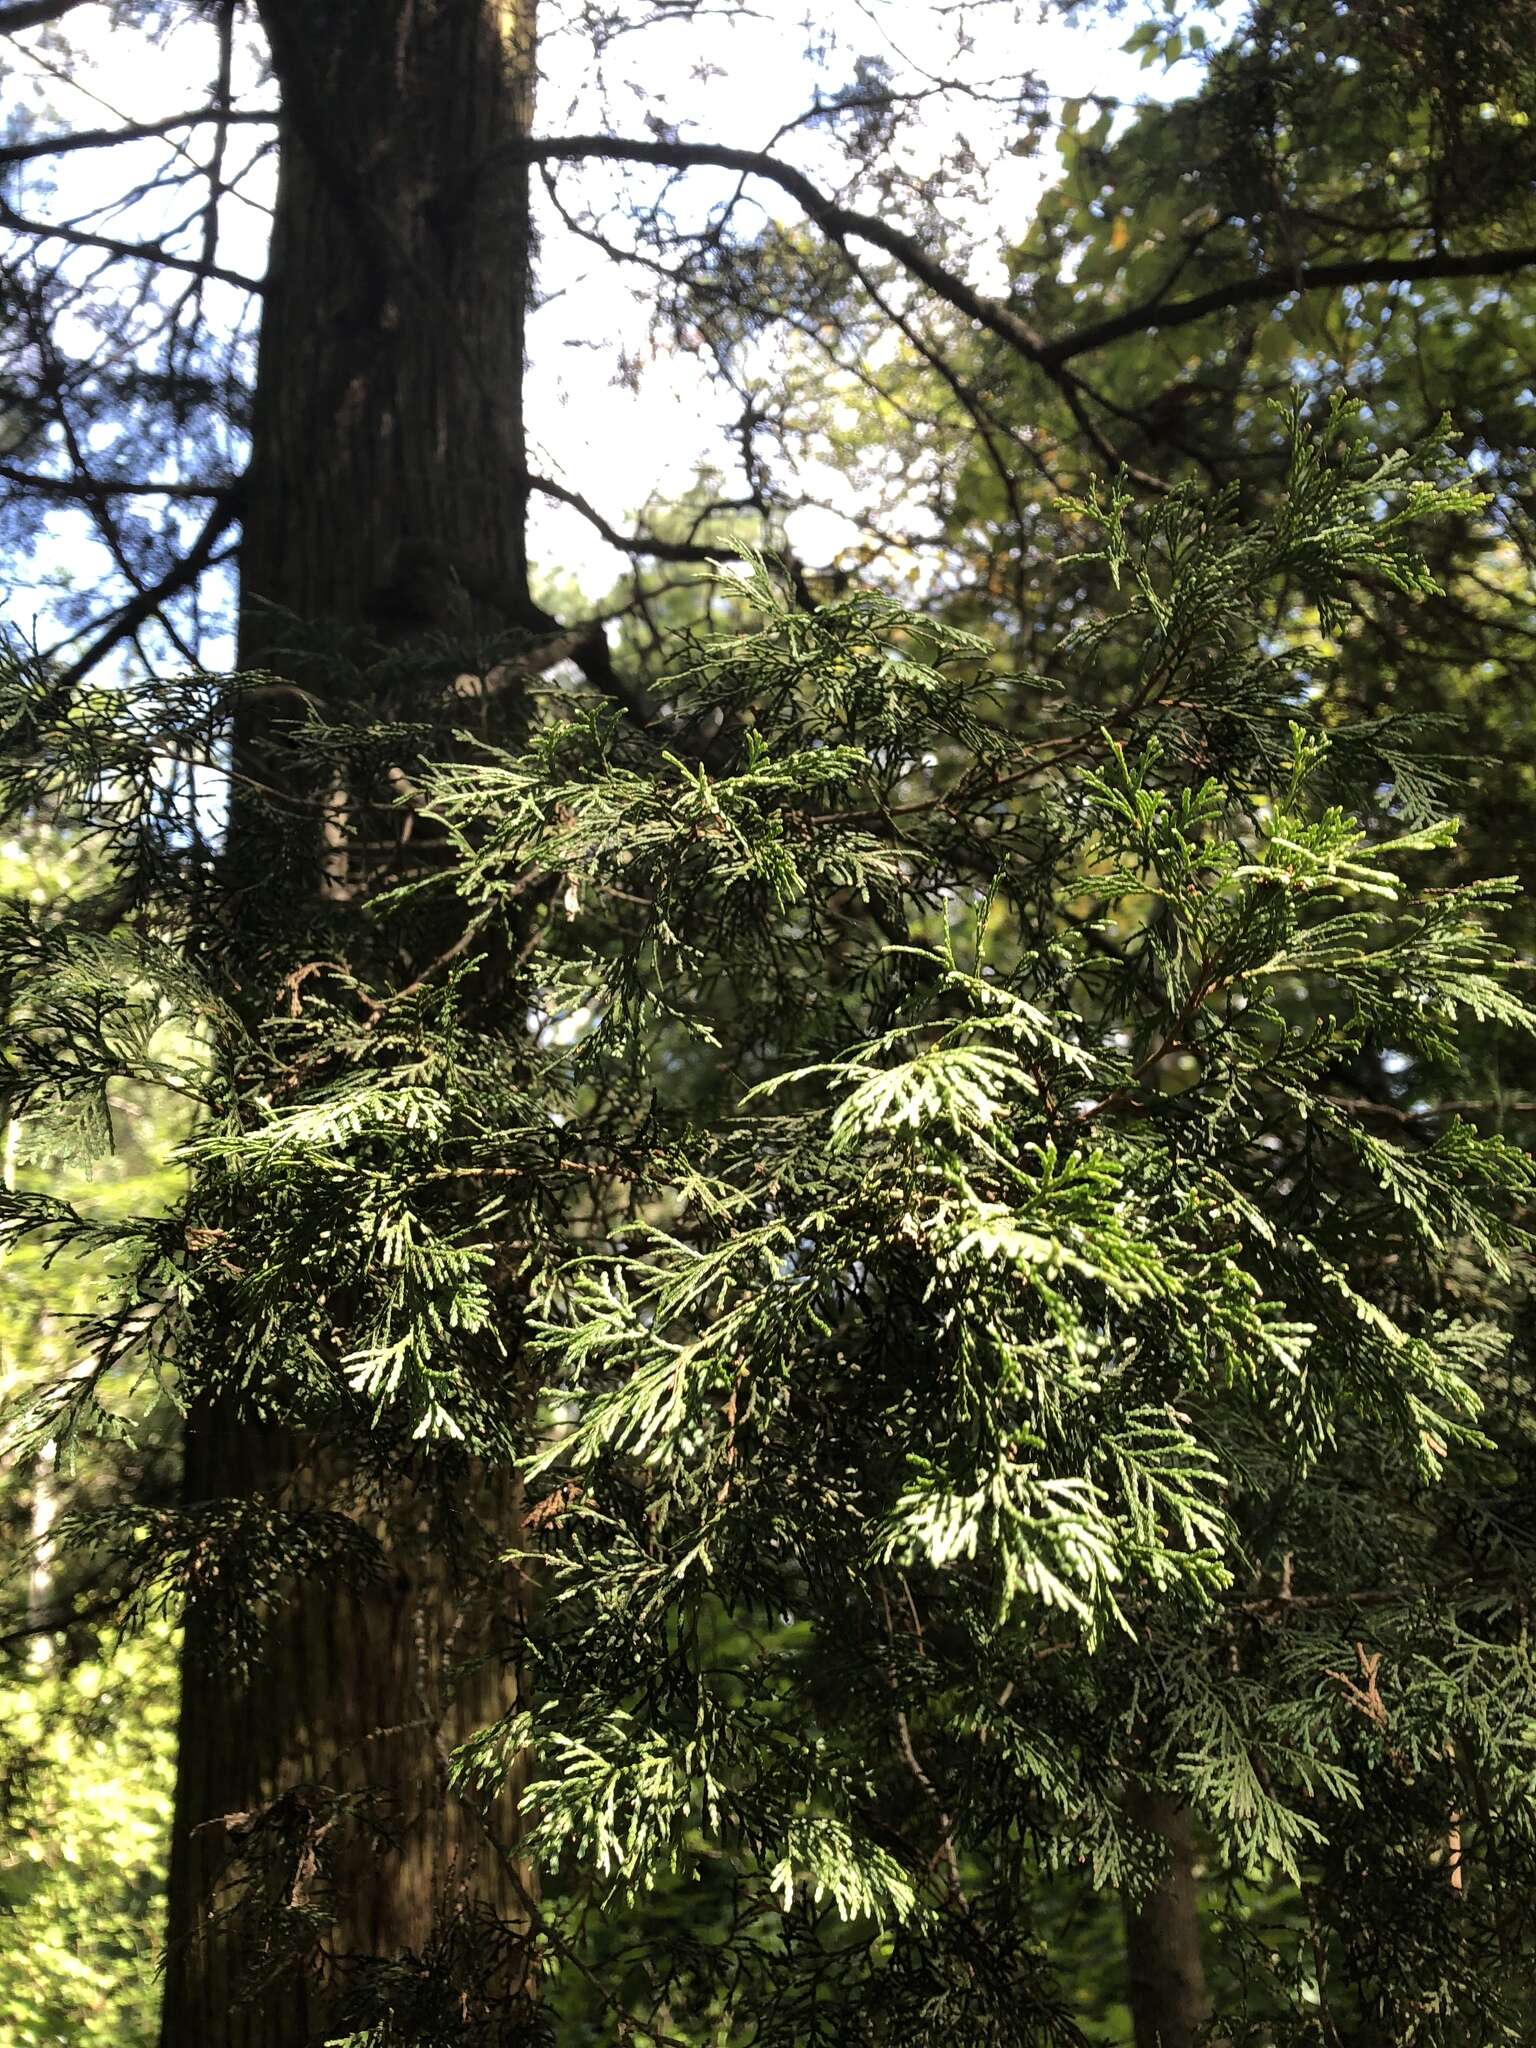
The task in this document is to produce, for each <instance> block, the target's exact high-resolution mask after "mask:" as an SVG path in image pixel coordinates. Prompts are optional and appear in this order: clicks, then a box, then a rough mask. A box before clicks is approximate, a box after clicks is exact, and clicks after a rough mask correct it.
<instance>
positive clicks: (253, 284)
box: [0, 199, 265, 292]
mask: <svg viewBox="0 0 1536 2048" xmlns="http://www.w3.org/2000/svg"><path fill="white" fill-rule="evenodd" d="M0 226H4V227H8V228H10V229H11V230H12V231H13V233H15V234H18V235H34V236H35V237H36V238H37V240H38V241H40V242H68V243H69V244H70V245H71V247H73V248H76V249H102V250H104V251H105V252H106V254H107V255H109V256H122V257H124V258H126V259H127V261H129V262H130V263H157V264H159V266H160V267H161V269H163V270H189V271H191V273H192V274H193V276H194V277H216V278H218V280H219V281H220V283H221V284H232V285H237V286H238V287H239V288H240V290H241V291H244V292H260V291H262V290H264V289H265V287H264V286H263V284H262V281H261V279H260V278H259V277H247V276H246V274H245V272H244V271H241V270H226V269H225V268H224V266H223V265H222V264H219V263H215V264H209V265H205V264H204V263H202V262H201V261H200V260H199V259H198V258H197V257H195V256H179V255H177V253H176V251H175V250H174V249H167V248H166V246H165V244H164V243H163V242H123V241H119V240H118V239H117V237H116V236H115V235H97V234H91V233H89V232H87V230H85V229H84V228H68V227H58V226H55V225H54V224H53V223H52V222H51V221H45V220H28V219H26V217H25V216H24V215H22V214H19V213H18V212H17V211H16V209H15V208H14V207H13V206H8V205H7V204H6V202H5V201H4V200H3V199H0Z"/></svg>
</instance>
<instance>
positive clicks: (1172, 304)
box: [1041, 248, 1536, 368]
mask: <svg viewBox="0 0 1536 2048" xmlns="http://www.w3.org/2000/svg"><path fill="white" fill-rule="evenodd" d="M1532 266H1536V248H1524V249H1484V250H1479V251H1477V252H1476V253H1475V254H1473V255H1470V256H1398V257H1392V256H1383V257H1379V258H1375V259H1372V260H1370V261H1365V262H1360V263H1300V264H1291V265H1288V266H1286V267H1285V268H1283V269H1278V270H1261V271H1259V272H1258V274H1257V275H1256V276H1254V277H1241V278H1234V279H1233V281H1232V282H1231V284H1226V285H1216V286H1215V287H1213V289H1212V290H1210V291H1208V292H1199V293H1197V294H1195V295H1194V296H1193V297H1191V298H1187V299H1173V300H1170V301H1165V302H1159V301H1157V300H1155V299H1150V300H1148V301H1147V302H1146V304H1144V305H1141V306H1132V307H1129V308H1128V309H1127V310H1126V311H1125V312H1123V313H1114V314H1111V315H1110V317H1109V318H1108V319H1106V320H1095V321H1094V322H1093V323H1092V325H1091V326H1088V327H1079V328H1078V329H1077V330H1076V331H1075V332H1074V333H1072V334H1064V335H1062V336H1060V337H1059V339H1057V340H1055V341H1048V342H1046V343H1045V344H1044V346H1043V348H1042V350H1041V361H1042V363H1043V364H1044V365H1045V366H1046V367H1048V368H1051V367H1054V366H1056V365H1058V364H1061V363H1065V362H1069V361H1070V360H1071V359H1072V357H1073V356H1080V355H1086V354H1087V353H1088V351H1089V350H1090V349H1095V348H1103V347H1105V346H1106V345H1107V344H1108V343H1109V342H1112V341H1120V340H1123V339H1124V337H1125V336H1126V335H1128V334H1148V333H1151V332H1153V331H1155V330H1156V329H1158V328H1161V327H1184V326H1187V325H1188V324H1189V323H1190V322H1191V321H1194V320H1203V319H1205V317H1206V316H1207V314H1210V313H1221V312H1225V311H1226V310H1227V309H1228V308H1230V307H1233V306H1251V305H1257V304H1262V303H1263V302H1264V301H1265V300H1271V301H1275V302H1277V303H1278V301H1279V300H1281V299H1288V298H1289V297H1290V296H1291V294H1292V293H1293V292H1310V291H1330V290H1336V289H1337V288H1339V287H1340V286H1343V285H1352V284H1414V283H1416V282H1418V281H1419V280H1420V279H1433V278H1453V277H1469V278H1470V277H1508V276H1509V275H1510V274H1511V272H1513V271H1517V270H1527V269H1530V268H1531V267H1532Z"/></svg>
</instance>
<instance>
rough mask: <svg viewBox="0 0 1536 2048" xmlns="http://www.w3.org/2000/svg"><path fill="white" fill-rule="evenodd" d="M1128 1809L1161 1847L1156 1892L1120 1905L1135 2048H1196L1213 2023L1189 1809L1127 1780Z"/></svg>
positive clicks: (1132, 1818) (1162, 1794)
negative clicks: (1140, 1900)
mask: <svg viewBox="0 0 1536 2048" xmlns="http://www.w3.org/2000/svg"><path fill="white" fill-rule="evenodd" d="M1125 1804H1126V1812H1127V1814H1128V1815H1129V1817H1130V1818H1131V1820H1133V1821H1134V1822H1135V1823H1136V1825H1137V1826H1138V1827H1139V1828H1141V1829H1142V1830H1143V1831H1144V1832H1146V1833H1147V1834H1151V1835H1155V1836H1156V1837H1157V1838H1158V1839H1159V1840H1160V1841H1161V1842H1162V1844H1163V1846H1164V1849H1165V1851H1166V1853H1167V1857H1168V1861H1167V1865H1166V1867H1165V1869H1164V1871H1163V1874H1162V1877H1161V1878H1160V1880H1159V1882H1158V1886H1157V1889H1156V1890H1155V1891H1154V1892H1153V1893H1152V1895H1151V1897H1150V1898H1149V1899H1147V1900H1146V1901H1145V1902H1144V1903H1143V1904H1142V1905H1140V1906H1135V1907H1133V1906H1131V1905H1129V1904H1127V1906H1126V1910H1125V1952H1126V1974H1127V1976H1128V1978H1129V1984H1130V2007H1131V2018H1132V2022H1133V2024H1134V2027H1135V2036H1136V2048H1195V2044H1196V2043H1198V2042H1202V2041H1204V2040H1205V2039H1206V2029H1207V2028H1208V2027H1209V2025H1210V2020H1211V2001H1210V1995H1209V1993H1208V1992H1207V1990H1206V1983H1205V1964H1204V1961H1203V1959H1202V1957H1201V1953H1200V1906H1199V1898H1198V1893H1197V1889H1196V1884H1195V1853H1194V1836H1193V1831H1192V1830H1191V1827H1190V1821H1189V1811H1188V1809H1187V1808H1186V1807H1183V1806H1179V1805H1177V1804H1176V1803H1175V1802H1174V1801H1173V1800H1172V1799H1170V1798H1168V1797H1167V1795H1166V1794H1164V1793H1160V1792H1149V1791H1147V1790H1145V1789H1144V1788H1142V1787H1140V1786H1138V1785H1134V1784H1133V1785H1132V1786H1130V1787H1129V1788H1128V1790H1127V1793H1126V1802H1125Z"/></svg>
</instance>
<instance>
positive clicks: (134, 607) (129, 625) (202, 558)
mask: <svg viewBox="0 0 1536 2048" xmlns="http://www.w3.org/2000/svg"><path fill="white" fill-rule="evenodd" d="M237 517H238V510H237V507H236V505H235V503H234V500H233V499H232V498H228V499H220V501H219V502H218V503H217V504H216V505H215V506H214V508H213V510H212V511H211V512H210V513H209V515H208V517H207V519H206V521H205V522H204V524H203V527H202V530H201V531H200V532H199V534H198V536H197V538H196V540H194V541H193V543H192V545H191V547H189V548H188V549H187V552H186V553H185V554H184V555H182V556H181V557H180V559H179V560H178V561H176V562H173V563H172V565H171V567H170V568H169V569H167V570H166V572H165V574H164V575H163V576H162V577H161V578H160V581H159V582H158V583H154V584H151V585H150V586H149V587H148V588H147V589H145V590H141V591H138V592H136V593H135V595H134V596H133V597H131V598H130V599H129V601H128V603H127V604H125V605H123V606H122V607H121V608H120V609H119V610H118V611H117V612H115V613H114V614H113V616H112V618H111V620H110V622H109V623H108V624H107V625H106V626H104V627H103V629H102V630H101V632H99V633H98V634H97V635H96V638H95V639H94V640H93V641H92V642H91V643H90V645H89V646H88V647H86V648H85V649H83V651H82V652H81V653H79V654H78V655H76V657H75V659H74V660H73V661H72V662H71V663H70V664H69V666H68V668H66V669H65V670H64V672H63V674H62V675H61V676H60V677H59V682H60V684H61V685H62V686H68V685H70V684H72V683H77V682H79V680H80V678H81V677H82V676H84V675H87V674H89V672H90V671H91V670H92V669H93V668H94V667H95V666H96V664H97V662H98V661H100V660H102V659H103V657H104V656H106V655H108V654H110V653H111V652H112V649H113V648H114V647H117V646H119V645H121V643H122V642H123V641H124V640H127V639H130V638H131V637H132V635H133V634H135V633H136V632H138V630H139V628H140V627H141V626H144V625H147V624H148V622H149V621H150V620H151V619H152V618H153V617H154V615H155V613H156V612H157V611H159V609H160V607H161V606H162V605H163V604H167V603H169V601H170V600H171V598H173V597H177V596H179V595H180V594H181V592H182V591H183V590H187V589H189V588H190V587H191V586H192V584H194V583H195V582H196V581H197V579H198V577H199V576H201V575H202V573H203V571H204V570H205V569H207V568H210V567H211V566H212V564H213V561H214V558H215V557H214V550H215V549H216V548H217V546H218V544H219V541H220V540H221V539H222V538H223V536H224V534H225V533H226V532H227V531H228V530H229V528H230V527H231V526H233V525H234V523H235V520H236V518H237Z"/></svg>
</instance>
